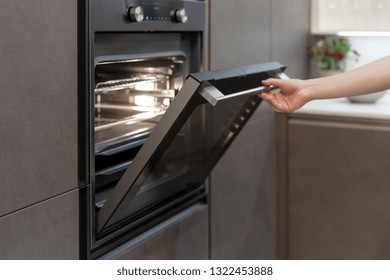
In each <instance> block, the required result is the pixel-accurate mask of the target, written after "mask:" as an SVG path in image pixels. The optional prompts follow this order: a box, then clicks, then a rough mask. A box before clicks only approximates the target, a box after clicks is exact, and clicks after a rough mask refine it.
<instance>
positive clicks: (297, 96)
mask: <svg viewBox="0 0 390 280" xmlns="http://www.w3.org/2000/svg"><path fill="white" fill-rule="evenodd" d="M263 84H264V85H266V86H270V85H273V86H276V87H278V88H280V91H279V92H270V93H261V94H260V95H261V97H262V98H263V99H264V100H265V101H266V102H267V103H269V104H270V105H272V106H274V107H275V108H276V109H278V110H281V111H284V112H292V111H294V110H296V109H298V108H300V107H302V106H303V105H304V104H305V103H307V102H309V101H310V100H314V99H326V98H338V97H347V96H353V95H362V94H368V93H372V92H377V91H382V90H386V89H389V88H390V56H386V57H384V58H382V59H379V60H376V61H374V62H371V63H369V64H366V65H364V66H362V67H359V68H356V69H354V70H351V71H348V72H344V73H341V74H338V75H334V76H329V77H324V78H317V79H309V80H294V79H292V80H279V79H267V80H265V81H263Z"/></svg>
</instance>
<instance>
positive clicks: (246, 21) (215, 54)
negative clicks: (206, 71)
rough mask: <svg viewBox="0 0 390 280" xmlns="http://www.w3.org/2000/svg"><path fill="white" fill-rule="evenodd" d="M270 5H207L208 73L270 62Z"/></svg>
mask: <svg viewBox="0 0 390 280" xmlns="http://www.w3.org/2000/svg"><path fill="white" fill-rule="evenodd" d="M269 11H270V1H269V0H266V1H258V0H241V1H236V0H211V1H210V54H209V55H210V70H215V69H220V68H228V67H237V66H242V65H246V64H256V63H262V62H267V61H269V58H270V46H269V40H270V34H271V33H270V13H269Z"/></svg>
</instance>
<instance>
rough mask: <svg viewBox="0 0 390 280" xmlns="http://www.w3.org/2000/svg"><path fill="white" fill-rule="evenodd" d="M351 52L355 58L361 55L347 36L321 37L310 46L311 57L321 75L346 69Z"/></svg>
mask: <svg viewBox="0 0 390 280" xmlns="http://www.w3.org/2000/svg"><path fill="white" fill-rule="evenodd" d="M349 54H350V55H351V56H352V57H354V58H355V59H357V58H358V57H359V56H360V55H359V53H358V52H357V51H356V50H354V49H352V48H351V46H350V44H349V42H348V38H345V37H321V38H320V39H317V40H315V41H314V42H313V44H312V45H311V47H310V57H312V58H313V59H314V61H315V62H316V67H317V72H318V73H319V74H320V75H321V76H323V75H331V74H334V73H337V72H342V71H344V70H345V60H346V58H347V57H348V55H349Z"/></svg>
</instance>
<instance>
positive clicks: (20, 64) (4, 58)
mask: <svg viewBox="0 0 390 280" xmlns="http://www.w3.org/2000/svg"><path fill="white" fill-rule="evenodd" d="M77 2H78V1H77V0H50V1H47V0H36V1H26V0H21V1H13V0H2V1H1V2H0V11H1V17H0V34H1V37H0V61H1V64H2V68H1V69H2V70H1V75H0V88H1V96H2V102H1V103H0V127H1V133H0V143H1V147H0V158H1V160H0V177H1V198H0V216H2V215H4V214H6V213H9V212H12V211H15V210H17V209H19V208H22V207H26V206H28V205H31V204H33V203H35V202H38V201H42V200H44V199H47V198H49V197H52V196H54V195H57V194H60V193H63V192H65V191H68V190H70V189H72V188H75V187H76V186H77Z"/></svg>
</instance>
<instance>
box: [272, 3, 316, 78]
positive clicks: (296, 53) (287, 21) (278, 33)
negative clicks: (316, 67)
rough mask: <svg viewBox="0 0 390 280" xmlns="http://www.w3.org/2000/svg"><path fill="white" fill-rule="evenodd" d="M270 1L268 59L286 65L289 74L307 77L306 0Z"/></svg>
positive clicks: (307, 29) (307, 32)
mask: <svg viewBox="0 0 390 280" xmlns="http://www.w3.org/2000/svg"><path fill="white" fill-rule="evenodd" d="M271 5H272V19H271V21H272V24H271V29H272V39H271V42H270V44H271V59H272V60H276V61H279V62H281V63H283V64H284V65H286V66H287V73H288V75H289V76H290V77H292V78H300V79H304V78H307V77H308V74H309V55H308V51H307V48H308V42H309V33H310V0H294V1H285V0H273V1H271Z"/></svg>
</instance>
